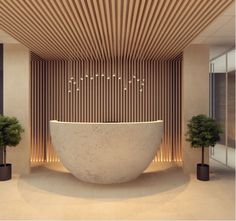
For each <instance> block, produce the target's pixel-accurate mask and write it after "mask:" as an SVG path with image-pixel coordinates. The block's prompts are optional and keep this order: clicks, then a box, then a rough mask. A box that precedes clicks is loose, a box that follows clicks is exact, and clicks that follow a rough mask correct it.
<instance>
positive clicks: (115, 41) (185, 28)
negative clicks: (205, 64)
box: [0, 0, 234, 60]
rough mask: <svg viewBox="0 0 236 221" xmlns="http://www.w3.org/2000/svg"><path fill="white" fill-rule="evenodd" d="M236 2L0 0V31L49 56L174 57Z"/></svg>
mask: <svg viewBox="0 0 236 221" xmlns="http://www.w3.org/2000/svg"><path fill="white" fill-rule="evenodd" d="M233 1H234V0H20V1H19V0H0V29H2V30H4V31H5V32H7V33H9V34H10V35H12V36H13V37H14V38H15V39H16V40H18V41H19V42H21V43H22V44H24V45H25V46H27V47H28V48H30V49H31V50H32V51H33V52H34V53H36V54H38V55H39V56H41V57H43V58H46V59H68V60H71V59H83V60H85V59H89V60H91V59H92V60H95V59H96V60H108V59H114V58H118V57H119V58H124V59H159V60H160V59H170V58H174V57H175V56H177V55H178V54H179V53H180V52H181V51H182V50H183V49H184V48H185V47H186V46H187V45H188V44H189V43H190V42H191V41H192V40H193V39H194V38H195V37H196V36H197V35H198V34H199V33H200V32H201V31H202V30H203V29H204V28H205V27H206V26H207V25H208V24H209V23H210V22H212V21H213V20H214V19H215V18H216V17H217V16H218V15H219V14H220V13H221V12H222V11H223V10H224V9H225V8H226V7H227V6H229V5H230V4H231V3H232V2H233Z"/></svg>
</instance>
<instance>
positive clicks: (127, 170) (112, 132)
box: [50, 121, 163, 184]
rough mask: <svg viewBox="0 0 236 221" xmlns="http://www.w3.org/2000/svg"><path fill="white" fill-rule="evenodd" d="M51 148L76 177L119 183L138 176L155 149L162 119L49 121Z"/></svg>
mask: <svg viewBox="0 0 236 221" xmlns="http://www.w3.org/2000/svg"><path fill="white" fill-rule="evenodd" d="M50 131H51V137H52V142H53V145H54V148H55V150H56V152H57V154H58V155H59V157H60V159H61V161H62V163H63V164H64V166H65V167H66V168H67V169H68V170H69V171H70V172H71V173H72V174H73V175H74V176H76V177H77V178H79V179H80V180H83V181H86V182H92V183H103V184H109V183H121V182H127V181H130V180H132V179H135V178H136V177H138V176H139V175H140V174H141V173H142V172H143V171H144V170H145V169H146V168H147V167H148V165H149V164H150V163H151V161H152V160H153V158H154V156H155V154H156V153H157V151H158V149H159V147H160V143H161V139H162V134H163V121H155V122H140V123H71V122H58V121H51V122H50Z"/></svg>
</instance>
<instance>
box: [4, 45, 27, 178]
mask: <svg viewBox="0 0 236 221" xmlns="http://www.w3.org/2000/svg"><path fill="white" fill-rule="evenodd" d="M3 60H4V61H3V65H4V66H3V70H4V114H5V115H8V116H15V117H17V118H18V120H19V121H20V123H21V124H22V125H23V127H24V129H25V132H24V134H23V136H22V141H21V142H20V144H19V145H18V146H17V147H14V148H8V151H7V161H8V162H10V163H12V164H13V172H14V173H18V174H27V173H29V172H30V93H29V92H30V52H29V50H28V49H27V48H26V47H24V46H22V45H20V44H4V55H3Z"/></svg>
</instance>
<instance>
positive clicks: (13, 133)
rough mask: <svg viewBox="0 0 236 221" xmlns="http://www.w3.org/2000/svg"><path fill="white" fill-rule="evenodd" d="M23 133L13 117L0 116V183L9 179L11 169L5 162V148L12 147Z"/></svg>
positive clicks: (17, 142)
mask: <svg viewBox="0 0 236 221" xmlns="http://www.w3.org/2000/svg"><path fill="white" fill-rule="evenodd" d="M23 131H24V129H23V128H22V126H21V125H20V123H19V121H18V120H17V119H16V118H15V117H7V116H2V115H0V149H1V150H2V153H3V162H2V164H0V181H5V180H9V179H11V174H12V167H11V164H10V163H7V162H6V147H7V146H9V147H14V146H16V145H17V144H19V142H20V140H21V133H22V132H23Z"/></svg>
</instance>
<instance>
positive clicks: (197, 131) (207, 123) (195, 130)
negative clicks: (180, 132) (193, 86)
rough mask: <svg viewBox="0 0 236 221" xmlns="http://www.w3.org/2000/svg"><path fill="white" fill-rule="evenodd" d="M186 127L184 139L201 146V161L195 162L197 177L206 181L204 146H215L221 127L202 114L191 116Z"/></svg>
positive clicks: (206, 169) (206, 167)
mask: <svg viewBox="0 0 236 221" xmlns="http://www.w3.org/2000/svg"><path fill="white" fill-rule="evenodd" d="M187 127H188V130H187V133H186V141H189V142H190V143H191V146H192V147H194V148H197V147H201V148H202V162H201V163H199V164H197V179H198V180H203V181H207V180H209V165H208V164H205V163H204V148H205V147H210V146H215V144H216V142H217V141H219V140H220V133H221V132H222V130H221V127H220V125H219V124H217V122H216V121H215V120H214V119H212V118H210V117H207V116H206V115H203V114H200V115H197V116H193V117H192V118H191V120H190V121H189V122H188V125H187Z"/></svg>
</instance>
